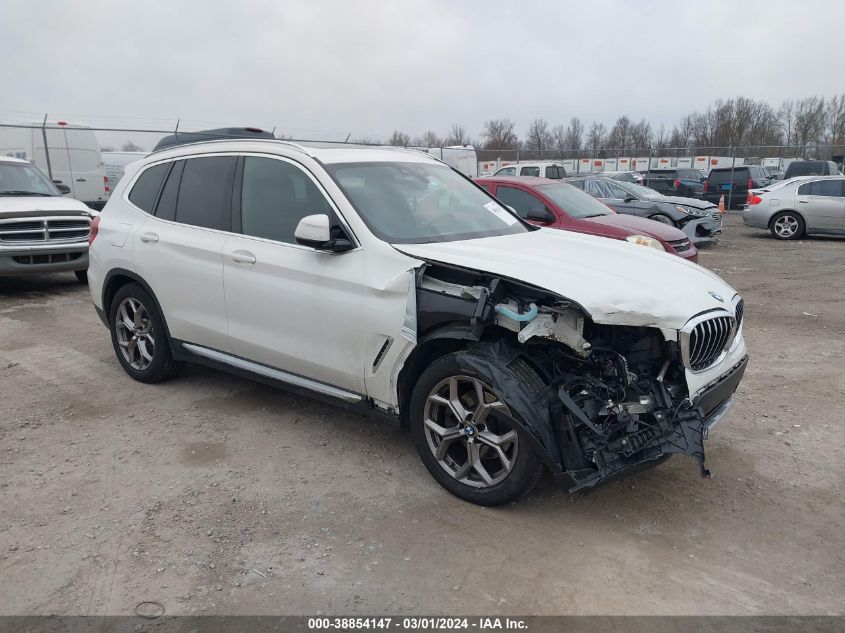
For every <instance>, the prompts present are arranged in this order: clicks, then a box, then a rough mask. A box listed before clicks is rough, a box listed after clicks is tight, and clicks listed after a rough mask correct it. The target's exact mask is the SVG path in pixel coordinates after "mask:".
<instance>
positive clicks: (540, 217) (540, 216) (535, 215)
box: [526, 209, 555, 222]
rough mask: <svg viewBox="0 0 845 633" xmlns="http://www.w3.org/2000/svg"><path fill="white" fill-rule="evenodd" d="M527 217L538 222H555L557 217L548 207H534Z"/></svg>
mask: <svg viewBox="0 0 845 633" xmlns="http://www.w3.org/2000/svg"><path fill="white" fill-rule="evenodd" d="M526 217H527V218H528V219H529V220H535V221H536V222H553V221H554V219H555V216H553V215H552V214H551V213H549V210H548V209H532V210H531V211H529V212H528V214H527V216H526Z"/></svg>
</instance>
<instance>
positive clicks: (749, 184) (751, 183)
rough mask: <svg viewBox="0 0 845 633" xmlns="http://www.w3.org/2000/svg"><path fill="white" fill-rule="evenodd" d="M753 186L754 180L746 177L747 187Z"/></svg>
mask: <svg viewBox="0 0 845 633" xmlns="http://www.w3.org/2000/svg"><path fill="white" fill-rule="evenodd" d="M753 186H754V181H753V180H752V179H751V178H749V179H748V188H749V189H751V187H753Z"/></svg>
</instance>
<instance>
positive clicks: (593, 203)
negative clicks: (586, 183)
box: [537, 184, 613, 218]
mask: <svg viewBox="0 0 845 633" xmlns="http://www.w3.org/2000/svg"><path fill="white" fill-rule="evenodd" d="M537 191H539V192H540V193H542V194H543V195H545V196H546V197H548V198H551V200H552V202H554V203H555V204H556V205H557V206H558V207H560V210H561V211H563V212H564V213H566V214H567V215H569V216H571V217H573V218H595V217H598V216H600V215H613V211H611V210H610V208H609V207H608V206H606V205H605V204H604V203H602V202H599V201H598V200H596V199H595V198H593V196H591V195H590V194H588V193H584V192H583V191H581V190H580V189H576V188H575V187H573V186H572V185H563V184H561V185H538V186H537Z"/></svg>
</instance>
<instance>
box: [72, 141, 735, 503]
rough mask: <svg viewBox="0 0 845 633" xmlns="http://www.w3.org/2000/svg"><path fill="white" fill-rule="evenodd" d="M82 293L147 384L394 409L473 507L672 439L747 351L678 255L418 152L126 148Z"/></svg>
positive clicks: (599, 476) (712, 293)
mask: <svg viewBox="0 0 845 633" xmlns="http://www.w3.org/2000/svg"><path fill="white" fill-rule="evenodd" d="M88 277H89V283H90V289H91V296H92V298H93V300H94V304H95V306H96V309H97V311H98V313H99V314H100V316H101V318H102V321H103V323H104V324H105V325H106V327H108V329H109V330H110V331H111V338H112V343H113V345H114V349H115V352H116V355H117V359H118V361H119V362H120V364H121V365H122V366H123V368H124V369H125V370H126V372H127V373H128V374H129V375H130V376H132V377H133V378H134V379H136V380H139V381H142V382H157V381H161V380H163V379H166V378H169V377H171V376H172V375H173V374H174V373H175V372H176V371H177V370H178V369H179V368H180V366H181V365H182V364H183V363H184V362H194V363H202V364H205V365H210V366H213V367H216V368H220V369H223V370H227V371H231V372H236V373H239V374H246V375H249V376H252V377H254V378H256V379H258V380H262V381H269V382H271V383H273V384H277V385H280V386H283V387H285V388H288V389H294V390H300V391H305V392H308V393H310V394H313V395H315V396H318V397H324V398H328V399H329V400H331V401H333V402H336V403H339V404H342V405H345V406H350V407H355V408H357V409H360V410H363V411H367V412H370V413H374V414H380V415H382V416H386V417H388V418H390V419H393V420H396V421H397V422H399V423H401V424H404V425H407V426H408V427H410V430H411V435H412V437H413V440H414V443H415V445H416V448H417V450H418V452H419V454H420V457H421V458H422V461H423V463H424V464H425V466H426V468H427V469H428V470H429V472H430V473H431V474H432V475H433V476H434V478H435V479H437V481H438V482H439V483H440V484H442V485H443V486H444V487H445V488H446V489H447V490H449V491H450V492H452V493H453V494H455V495H457V496H459V497H461V498H463V499H466V500H469V501H472V502H474V503H479V504H484V505H495V504H501V503H506V502H509V501H511V500H514V499H516V498H517V497H519V496H520V495H521V494H523V493H525V492H526V491H527V490H529V489H530V488H531V486H532V485H533V484H534V483H535V482H536V481H537V479H538V477H539V476H540V474H541V472H542V471H543V469H544V468H545V469H547V470H549V471H551V473H552V474H553V475H554V476H555V477H557V478H558V479H559V480H560V481H561V483H563V485H565V486H566V487H567V488H568V489H569V490H578V489H583V488H588V487H592V486H595V485H597V484H599V483H601V482H604V481H607V480H609V479H611V478H615V477H617V476H619V475H621V474H624V473H628V472H631V471H634V470H636V469H639V468H643V467H647V466H651V465H654V464H657V463H659V462H660V461H662V460H663V459H664V458H666V457H668V456H670V455H672V454H674V453H683V454H687V455H691V456H693V457H695V458H697V459H698V460H699V462H700V464H701V471H702V473H706V472H707V471H706V469H705V468H704V440H705V438H706V436H707V432H708V430H709V429H710V428H712V426H713V425H714V424H716V422H717V421H718V420H719V419H720V418H722V416H723V415H724V414H725V412H726V411H727V409H728V408H729V406H730V404H731V402H732V399H733V394H734V391H735V389H736V387H737V384H738V383H739V381H740V379H741V377H742V374H743V372H744V370H745V366H746V362H747V356H746V348H745V343H744V341H743V337H742V308H743V305H742V300H741V299H740V297H739V296H738V295H737V293H736V292H735V291H734V289H733V288H731V287H730V286H728V285H727V284H726V283H725V282H724V281H722V280H721V279H719V277H717V276H716V275H714V274H712V273H711V272H708V271H707V270H705V269H703V268H701V267H699V266H697V265H695V264H690V263H688V262H686V261H683V260H681V259H680V258H678V257H674V256H672V255H667V254H666V253H662V252H658V251H656V250H653V249H647V248H642V247H640V246H637V245H635V244H629V243H627V242H622V241H618V240H610V239H605V238H601V237H594V236H589V235H582V234H576V233H569V232H566V231H559V230H552V229H543V228H536V227H533V226H531V225H529V224H527V223H525V222H523V221H522V220H521V219H520V218H518V217H517V216H516V215H514V214H512V213H511V212H510V211H509V210H508V209H506V208H505V207H504V206H503V205H501V204H500V203H499V202H498V201H497V200H496V199H494V198H492V197H491V196H490V195H489V194H488V193H486V192H485V191H484V190H483V189H481V188H480V187H478V186H476V185H475V184H474V183H473V182H472V181H470V180H468V179H467V178H465V177H464V176H462V175H461V174H459V173H458V172H456V171H454V170H452V169H450V168H449V167H447V166H446V165H444V164H443V163H441V162H439V161H438V160H436V159H434V158H433V157H431V156H428V155H426V154H423V153H420V152H416V151H413V150H403V149H388V148H363V147H354V146H348V145H322V146H320V145H313V146H304V145H299V144H294V143H291V142H285V141H275V140H250V141H244V140H219V141H211V142H200V143H193V144H187V145H182V146H177V147H175V148H170V149H167V150H164V151H160V152H156V153H153V154H151V155H149V156H147V157H146V158H144V159H143V160H141V161H139V162H137V163H134V164H133V165H131V166H129V167H128V168H127V169H126V175H125V177H124V178H123V179H122V180H121V181H120V184H119V185H118V187H117V189H116V191H115V192H114V195H112V197H111V199H110V200H109V202H108V204H107V205H106V207H105V209H104V211H103V212H102V214H101V216H100V218H99V219H98V220H97V221H96V222H95V227H94V237H93V242H92V244H91V249H90V264H89V275H88Z"/></svg>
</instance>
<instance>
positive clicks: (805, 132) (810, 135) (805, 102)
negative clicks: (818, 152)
mask: <svg viewBox="0 0 845 633" xmlns="http://www.w3.org/2000/svg"><path fill="white" fill-rule="evenodd" d="M824 126H825V107H824V99H823V98H819V97H807V98H806V99H800V100H799V101H798V103H797V104H796V107H795V142H796V144H797V145H801V146H803V147H804V152H805V153H806V147H807V145H814V144H816V143H818V142H819V138H820V137H821V135H822V132H823V131H824Z"/></svg>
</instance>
